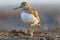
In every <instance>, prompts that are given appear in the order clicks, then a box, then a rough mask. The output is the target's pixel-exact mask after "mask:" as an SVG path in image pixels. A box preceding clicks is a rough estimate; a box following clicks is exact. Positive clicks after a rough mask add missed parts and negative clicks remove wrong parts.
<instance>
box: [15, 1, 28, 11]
mask: <svg viewBox="0 0 60 40" xmlns="http://www.w3.org/2000/svg"><path fill="white" fill-rule="evenodd" d="M28 7H29V4H28V3H27V2H22V3H21V5H20V6H19V7H17V8H15V10H16V9H19V8H23V9H26V8H28Z"/></svg>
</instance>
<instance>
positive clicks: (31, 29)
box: [30, 24, 34, 37]
mask: <svg viewBox="0 0 60 40" xmlns="http://www.w3.org/2000/svg"><path fill="white" fill-rule="evenodd" d="M33 31H34V29H33V24H30V35H31V37H33Z"/></svg>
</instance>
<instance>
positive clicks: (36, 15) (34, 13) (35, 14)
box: [33, 9, 42, 27]
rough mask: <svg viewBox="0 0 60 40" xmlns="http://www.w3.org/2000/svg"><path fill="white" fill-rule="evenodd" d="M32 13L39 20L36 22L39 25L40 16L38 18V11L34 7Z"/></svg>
mask: <svg viewBox="0 0 60 40" xmlns="http://www.w3.org/2000/svg"><path fill="white" fill-rule="evenodd" d="M33 11H34V12H33V15H34V16H35V17H36V18H37V19H38V20H39V22H38V26H40V27H41V25H42V24H41V20H40V18H39V15H38V12H37V11H36V10H35V9H33Z"/></svg>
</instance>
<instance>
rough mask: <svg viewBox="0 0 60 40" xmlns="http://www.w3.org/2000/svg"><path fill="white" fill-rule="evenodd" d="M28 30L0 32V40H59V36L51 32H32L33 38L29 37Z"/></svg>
mask: <svg viewBox="0 0 60 40" xmlns="http://www.w3.org/2000/svg"><path fill="white" fill-rule="evenodd" d="M29 35H30V34H29V30H28V31H27V30H12V31H4V32H0V40H60V36H59V35H58V34H56V33H52V32H48V33H47V32H44V33H41V32H34V37H33V38H30V37H29Z"/></svg>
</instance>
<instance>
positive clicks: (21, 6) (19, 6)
mask: <svg viewBox="0 0 60 40" xmlns="http://www.w3.org/2000/svg"><path fill="white" fill-rule="evenodd" d="M19 8H22V6H19V7H16V8H14V10H16V9H19Z"/></svg>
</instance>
